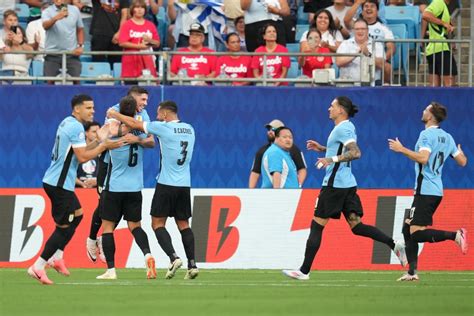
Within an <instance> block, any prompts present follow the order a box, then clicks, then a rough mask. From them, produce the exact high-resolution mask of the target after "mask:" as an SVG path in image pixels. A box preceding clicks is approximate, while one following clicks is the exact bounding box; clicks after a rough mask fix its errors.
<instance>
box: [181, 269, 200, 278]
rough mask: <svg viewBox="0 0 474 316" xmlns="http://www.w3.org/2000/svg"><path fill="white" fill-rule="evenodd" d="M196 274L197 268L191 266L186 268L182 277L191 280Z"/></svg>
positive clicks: (197, 273) (197, 272)
mask: <svg viewBox="0 0 474 316" xmlns="http://www.w3.org/2000/svg"><path fill="white" fill-rule="evenodd" d="M198 275H199V270H198V268H191V269H188V271H187V272H186V275H185V276H184V279H185V280H193V279H195V278H197V276H198Z"/></svg>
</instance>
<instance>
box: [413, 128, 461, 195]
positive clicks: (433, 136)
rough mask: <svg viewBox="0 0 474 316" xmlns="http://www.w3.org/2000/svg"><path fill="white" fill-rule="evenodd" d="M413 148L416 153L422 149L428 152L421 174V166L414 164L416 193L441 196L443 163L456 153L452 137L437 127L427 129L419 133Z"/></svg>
mask: <svg viewBox="0 0 474 316" xmlns="http://www.w3.org/2000/svg"><path fill="white" fill-rule="evenodd" d="M415 147H416V148H415V150H416V152H419V151H420V150H423V149H426V150H428V151H430V156H429V159H428V163H427V164H426V165H423V166H422V172H421V173H420V167H421V165H420V164H415V172H416V176H417V181H416V188H415V190H416V193H417V194H423V195H437V196H442V195H443V181H442V173H443V166H444V162H445V161H446V159H448V157H449V156H452V155H454V154H455V153H456V151H457V149H456V143H455V142H454V139H453V137H452V136H451V135H450V134H449V133H448V132H446V131H444V130H443V129H441V128H439V127H431V128H427V129H425V130H424V131H422V132H421V133H420V137H419V138H418V141H417V143H416V146H415Z"/></svg>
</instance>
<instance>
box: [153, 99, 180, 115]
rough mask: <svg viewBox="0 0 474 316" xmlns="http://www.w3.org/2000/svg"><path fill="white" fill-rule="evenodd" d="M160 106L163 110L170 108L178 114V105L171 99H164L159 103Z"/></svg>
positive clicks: (169, 109)
mask: <svg viewBox="0 0 474 316" xmlns="http://www.w3.org/2000/svg"><path fill="white" fill-rule="evenodd" d="M158 107H159V108H161V109H163V110H168V111H171V112H173V113H175V114H178V105H176V102H174V101H171V100H166V101H163V102H161V103H160V104H158Z"/></svg>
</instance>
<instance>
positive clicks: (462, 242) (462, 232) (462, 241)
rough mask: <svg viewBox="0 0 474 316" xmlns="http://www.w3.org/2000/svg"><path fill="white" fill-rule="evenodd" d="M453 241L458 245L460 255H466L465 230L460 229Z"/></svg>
mask: <svg viewBox="0 0 474 316" xmlns="http://www.w3.org/2000/svg"><path fill="white" fill-rule="evenodd" d="M454 241H455V242H456V243H457V244H458V246H459V248H461V252H462V254H463V255H465V254H467V248H468V247H467V230H466V229H465V228H461V229H460V230H458V231H457V232H456V238H455V239H454Z"/></svg>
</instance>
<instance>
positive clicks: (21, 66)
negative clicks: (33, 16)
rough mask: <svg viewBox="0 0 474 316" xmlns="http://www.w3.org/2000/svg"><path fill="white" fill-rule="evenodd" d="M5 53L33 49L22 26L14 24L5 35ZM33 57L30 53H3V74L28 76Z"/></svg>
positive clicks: (1, 56)
mask: <svg viewBox="0 0 474 316" xmlns="http://www.w3.org/2000/svg"><path fill="white" fill-rule="evenodd" d="M4 43H5V48H4V49H3V51H4V52H5V53H8V52H15V51H33V47H31V46H30V45H28V44H27V39H26V34H25V31H24V30H23V29H22V28H21V26H19V25H17V26H14V27H12V28H11V29H10V31H8V33H7V34H6V36H5V40H4ZM31 58H33V55H29V54H1V55H0V59H1V60H2V72H3V75H13V76H26V75H27V74H28V70H29V69H30V63H31Z"/></svg>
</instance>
